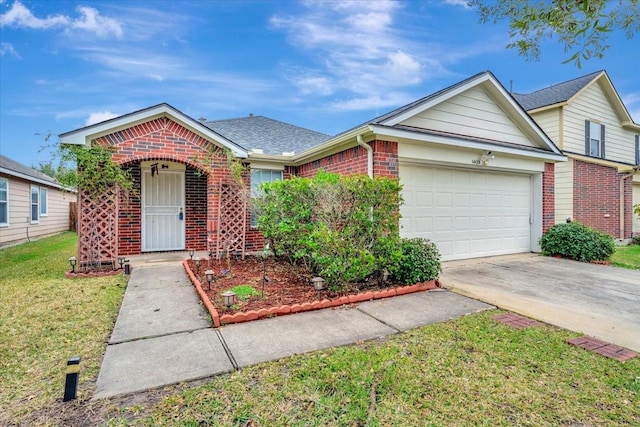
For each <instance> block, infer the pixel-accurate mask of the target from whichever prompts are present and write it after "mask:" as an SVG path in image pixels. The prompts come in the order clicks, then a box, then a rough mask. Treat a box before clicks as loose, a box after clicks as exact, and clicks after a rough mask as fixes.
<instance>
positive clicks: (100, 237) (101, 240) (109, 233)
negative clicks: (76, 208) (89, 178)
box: [78, 189, 118, 270]
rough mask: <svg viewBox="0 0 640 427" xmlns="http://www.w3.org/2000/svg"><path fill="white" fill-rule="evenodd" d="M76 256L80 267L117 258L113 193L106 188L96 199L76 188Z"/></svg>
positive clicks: (90, 267)
mask: <svg viewBox="0 0 640 427" xmlns="http://www.w3.org/2000/svg"><path fill="white" fill-rule="evenodd" d="M79 197H80V212H79V215H78V256H79V265H80V269H81V270H97V269H101V268H102V267H103V266H106V265H110V266H112V267H113V268H115V265H116V261H117V258H118V221H117V218H118V204H117V192H116V191H115V190H113V189H111V190H107V191H106V192H105V193H104V194H103V195H102V197H100V199H99V201H95V200H93V199H92V198H91V197H89V195H87V194H86V193H84V192H82V191H80V196H79Z"/></svg>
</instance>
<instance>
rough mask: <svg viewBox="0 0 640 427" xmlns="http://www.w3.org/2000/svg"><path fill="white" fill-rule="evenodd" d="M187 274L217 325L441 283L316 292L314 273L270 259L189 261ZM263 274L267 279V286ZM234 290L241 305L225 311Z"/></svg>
mask: <svg viewBox="0 0 640 427" xmlns="http://www.w3.org/2000/svg"><path fill="white" fill-rule="evenodd" d="M184 265H185V269H186V270H187V272H188V273H189V276H190V278H191V280H192V281H193V282H194V285H195V286H196V289H198V293H199V294H200V296H201V298H202V299H203V303H204V304H205V306H206V307H207V309H208V310H209V312H210V314H211V316H212V318H213V321H214V326H219V323H218V322H220V323H237V322H242V321H248V320H255V319H257V318H262V317H268V316H276V315H283V314H289V313H296V312H300V311H308V310H316V309H320V308H328V307H336V306H339V305H345V304H351V303H355V302H360V301H366V300H371V299H379V298H386V297H391V296H395V295H399V294H406V293H411V292H418V291H424V290H429V289H434V288H435V287H436V284H437V282H436V281H430V282H427V283H418V284H415V285H411V286H404V285H401V284H397V283H394V282H392V281H389V282H382V281H380V280H378V279H377V278H374V279H371V280H369V281H367V282H361V283H357V284H353V286H351V287H348V288H347V289H346V290H344V291H342V292H334V291H332V290H330V289H323V290H320V291H317V290H315V289H314V287H313V285H312V284H311V279H312V277H313V276H312V274H311V273H310V272H309V271H307V270H305V269H303V268H299V267H294V266H291V265H290V264H288V263H286V262H285V261H283V260H281V259H278V258H275V257H268V258H267V259H266V261H265V260H263V258H261V257H253V256H247V257H245V259H244V260H243V259H241V258H231V259H229V260H227V259H222V260H214V259H211V260H209V259H202V260H201V261H200V265H199V266H197V265H196V262H195V261H194V260H186V261H185V263H184ZM207 270H212V271H214V273H215V276H216V279H215V280H213V281H212V282H211V285H210V286H209V283H208V282H207V279H206V275H205V272H206V271H207ZM263 273H264V276H266V277H267V278H268V281H266V282H265V283H264V287H263ZM229 290H232V291H234V292H235V293H236V303H235V304H234V305H232V306H230V307H226V306H225V305H224V303H223V298H222V294H223V293H224V292H225V291H229Z"/></svg>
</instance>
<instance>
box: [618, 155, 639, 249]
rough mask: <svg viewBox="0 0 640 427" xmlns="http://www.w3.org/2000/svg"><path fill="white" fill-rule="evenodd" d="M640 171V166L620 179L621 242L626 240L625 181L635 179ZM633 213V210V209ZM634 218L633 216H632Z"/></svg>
mask: <svg viewBox="0 0 640 427" xmlns="http://www.w3.org/2000/svg"><path fill="white" fill-rule="evenodd" d="M639 170H640V165H638V166H634V167H633V172H630V173H628V174H626V175H622V176H621V177H620V240H624V232H625V229H624V180H625V179H627V178H630V177H633V176H634V175H635V174H636V173H637V172H638V171H639ZM632 212H633V208H632ZM632 216H633V214H632Z"/></svg>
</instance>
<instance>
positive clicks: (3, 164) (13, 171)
mask: <svg viewBox="0 0 640 427" xmlns="http://www.w3.org/2000/svg"><path fill="white" fill-rule="evenodd" d="M0 172H2V173H5V174H7V175H11V176H14V177H17V178H22V179H26V180H28V181H32V182H37V183H38V184H45V185H49V186H51V187H56V188H63V187H62V185H60V184H59V183H58V182H57V181H56V180H55V179H53V178H51V177H50V176H49V175H45V174H43V173H42V172H38V171H37V170H35V169H32V168H30V167H27V166H25V165H23V164H22V163H18V162H16V161H15V160H13V159H10V158H8V157H7V156H3V155H2V154H0Z"/></svg>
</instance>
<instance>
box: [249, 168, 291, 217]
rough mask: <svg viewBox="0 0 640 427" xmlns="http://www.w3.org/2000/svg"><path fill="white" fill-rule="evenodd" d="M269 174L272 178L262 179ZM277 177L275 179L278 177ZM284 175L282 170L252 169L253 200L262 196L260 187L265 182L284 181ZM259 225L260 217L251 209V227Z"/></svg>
mask: <svg viewBox="0 0 640 427" xmlns="http://www.w3.org/2000/svg"><path fill="white" fill-rule="evenodd" d="M267 173H268V174H269V178H270V179H266V180H265V179H262V178H263V176H264V175H266V174H267ZM276 176H277V178H276V179H273V178H274V177H276ZM282 179H283V175H282V171H281V170H274V169H251V200H253V199H255V198H258V197H260V193H259V188H260V184H262V183H263V182H274V181H282ZM257 225H258V217H257V216H256V215H255V213H254V212H253V209H252V211H251V227H252V228H255V227H256V226H257Z"/></svg>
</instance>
